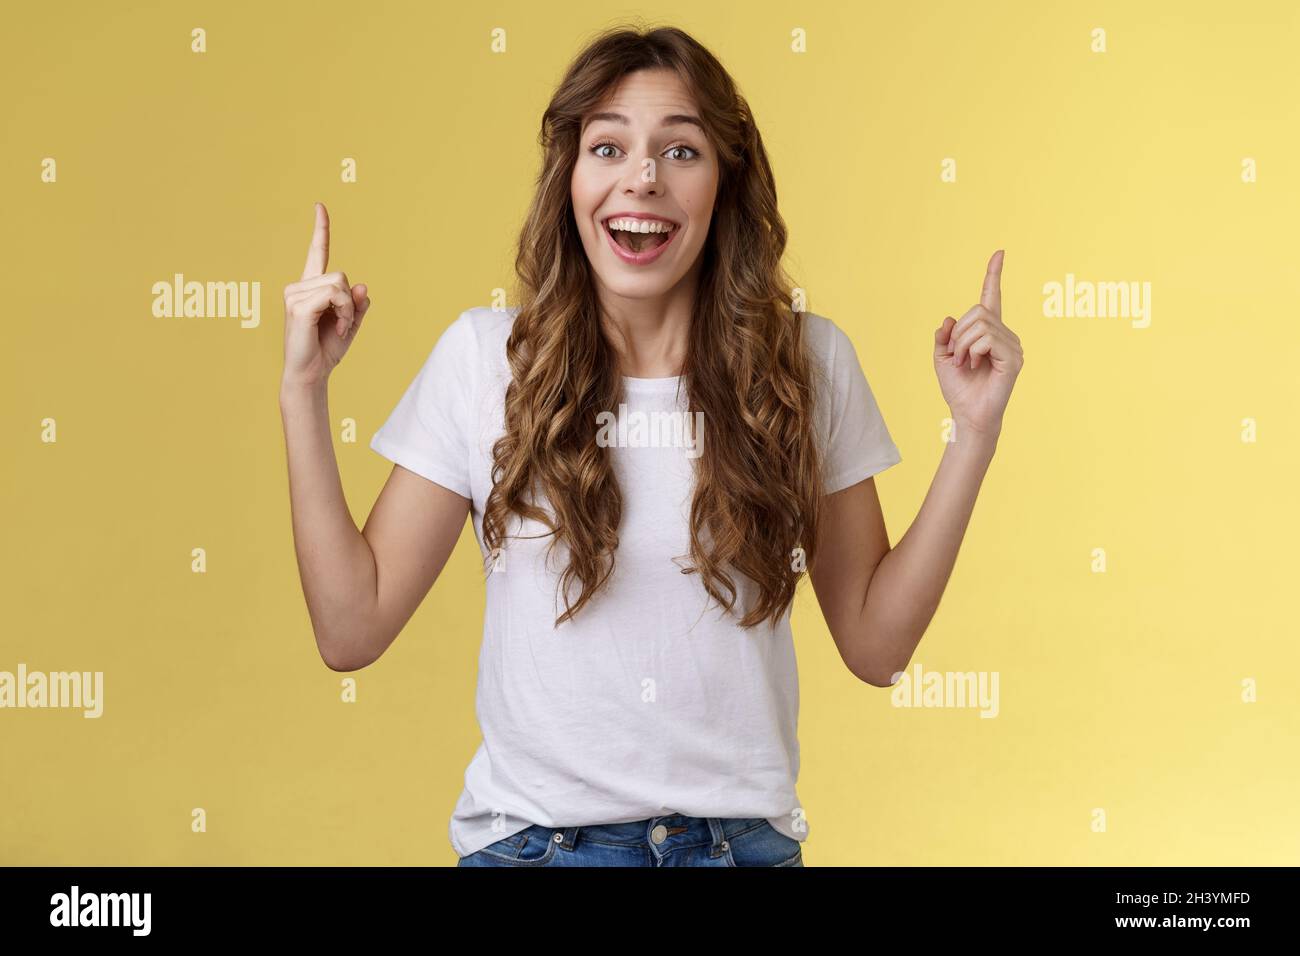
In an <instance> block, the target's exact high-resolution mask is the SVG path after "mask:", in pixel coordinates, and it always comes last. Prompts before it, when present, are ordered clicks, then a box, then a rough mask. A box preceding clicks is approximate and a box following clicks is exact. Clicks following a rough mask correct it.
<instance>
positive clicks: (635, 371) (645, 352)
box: [598, 275, 695, 378]
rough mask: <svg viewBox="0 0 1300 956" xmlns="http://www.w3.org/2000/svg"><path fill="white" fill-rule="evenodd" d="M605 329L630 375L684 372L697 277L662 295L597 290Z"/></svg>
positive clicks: (661, 375) (621, 368)
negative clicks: (631, 296)
mask: <svg viewBox="0 0 1300 956" xmlns="http://www.w3.org/2000/svg"><path fill="white" fill-rule="evenodd" d="M598 298H599V301H600V311H601V327H602V328H603V329H604V332H605V337H606V338H607V339H608V340H609V343H610V345H611V346H613V348H614V351H615V353H616V354H617V355H618V361H619V372H620V374H622V375H627V376H630V377H631V378H672V377H673V376H675V375H680V374H681V373H682V366H683V365H684V364H685V361H686V350H687V347H688V343H689V341H690V329H691V316H692V315H693V314H694V311H695V281H694V276H693V275H691V276H687V277H686V278H684V279H683V280H682V281H681V282H679V283H677V285H675V286H674V287H673V288H672V289H670V290H669V291H668V292H666V293H665V294H664V295H662V296H656V297H654V298H648V299H629V298H626V297H624V296H618V295H614V294H612V293H610V292H608V291H607V290H603V289H600V290H599V291H598Z"/></svg>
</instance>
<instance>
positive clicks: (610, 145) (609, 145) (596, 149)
mask: <svg viewBox="0 0 1300 956" xmlns="http://www.w3.org/2000/svg"><path fill="white" fill-rule="evenodd" d="M607 148H608V149H618V147H617V146H615V145H614V144H613V143H611V142H608V141H603V142H599V143H596V144H595V145H593V146H592V147H591V150H590V151H591V152H592V153H595V154H596V156H597V157H599V158H600V159H613V158H614V157H613V156H610V155H607V154H606V155H602V154H601V153H600V150H602V149H607Z"/></svg>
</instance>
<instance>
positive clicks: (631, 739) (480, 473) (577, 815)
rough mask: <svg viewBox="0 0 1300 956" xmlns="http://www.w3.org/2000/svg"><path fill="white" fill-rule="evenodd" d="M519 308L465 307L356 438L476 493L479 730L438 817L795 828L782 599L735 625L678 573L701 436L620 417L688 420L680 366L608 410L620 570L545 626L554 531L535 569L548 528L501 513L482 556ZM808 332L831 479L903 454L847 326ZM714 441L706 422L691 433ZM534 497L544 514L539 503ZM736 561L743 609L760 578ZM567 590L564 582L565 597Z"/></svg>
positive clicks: (868, 471) (472, 821)
mask: <svg viewBox="0 0 1300 956" xmlns="http://www.w3.org/2000/svg"><path fill="white" fill-rule="evenodd" d="M515 311H516V309H515V308H511V309H509V310H507V311H504V312H497V311H493V310H492V309H491V308H488V307H479V308H472V309H469V310H467V311H465V312H462V313H461V314H460V316H459V317H458V318H457V319H456V321H454V322H453V323H452V324H451V325H450V326H449V327H448V328H447V329H446V331H445V332H443V333H442V335H441V336H440V338H439V339H438V341H437V343H436V344H435V346H434V348H433V350H432V352H431V354H430V355H429V357H428V358H427V359H426V361H425V363H424V365H423V367H422V368H421V369H420V371H419V373H418V374H417V375H416V377H415V380H414V381H413V382H412V383H411V384H410V386H409V387H408V388H407V390H406V392H405V394H403V396H402V398H401V400H400V401H399V402H398V403H397V406H396V408H395V409H394V410H393V412H392V414H391V415H390V416H389V418H388V420H387V421H386V422H385V423H384V425H383V427H381V428H380V429H379V431H378V432H377V433H376V434H375V436H374V437H373V438H372V439H371V442H370V447H371V448H373V449H374V450H375V451H377V452H379V454H381V455H383V456H384V457H385V458H387V459H389V460H391V461H393V462H395V463H397V464H400V465H402V466H404V467H405V468H408V469H409V470H411V471H413V472H415V473H416V474H419V475H422V476H424V477H425V478H427V479H429V480H430V481H433V482H436V483H437V484H439V485H442V486H443V487H446V488H449V489H451V490H452V491H454V492H456V493H457V494H459V495H462V496H464V497H466V498H469V499H471V500H472V507H471V515H472V518H473V523H474V533H475V535H476V537H477V538H478V542H479V549H480V552H481V553H482V555H483V557H484V559H485V560H484V573H485V575H486V592H487V607H486V613H485V616H484V623H483V642H482V646H481V650H480V653H479V664H478V687H477V695H476V705H475V713H476V715H477V717H478V723H479V727H480V729H481V730H482V733H483V740H482V743H481V744H480V745H479V747H478V750H477V752H476V753H475V754H474V757H473V759H472V760H471V761H470V764H469V768H468V769H467V770H466V772H465V788H464V790H463V792H462V793H461V795H460V799H459V800H458V802H457V804H456V807H455V810H454V811H453V813H452V817H451V825H450V827H449V836H450V838H451V844H452V846H453V847H454V848H455V850H456V852H457V854H459V855H460V856H467V855H469V854H470V853H473V852H475V851H476V850H479V849H482V848H483V847H485V846H487V845H488V844H490V843H493V842H495V841H497V840H500V839H502V838H503V837H505V836H508V835H510V834H512V833H516V832H518V831H519V830H522V829H524V828H525V827H527V826H529V825H530V824H541V825H543V826H546V827H557V828H558V827H567V826H583V825H592V824H601V823H622V822H627V821H632V820H641V819H646V818H649V817H657V816H668V815H671V814H685V815H688V816H698V817H764V818H766V819H767V820H768V822H770V823H771V824H772V826H774V827H775V828H776V829H777V830H779V831H780V832H781V833H784V834H785V835H786V836H789V837H793V838H794V839H796V840H801V841H802V840H805V839H807V836H808V824H807V819H806V817H805V815H804V813H803V809H802V808H801V807H800V804H799V798H798V797H797V796H796V794H795V780H796V778H797V776H798V772H799V742H798V740H797V738H796V725H797V722H798V714H799V680H798V671H797V668H796V664H795V651H794V641H793V636H792V634H791V631H790V615H789V612H788V611H787V612H786V614H785V615H783V617H782V619H781V622H780V624H779V625H778V626H777V627H776V628H775V629H771V628H769V627H768V625H767V624H766V623H764V624H760V625H758V626H757V627H755V628H753V629H751V630H749V631H745V630H743V629H741V628H740V627H738V626H737V624H736V620H737V617H734V616H724V614H723V612H722V611H721V609H720V608H719V607H718V606H717V605H716V604H713V603H711V599H710V598H709V597H708V594H707V592H705V590H704V588H703V586H702V585H701V583H700V575H699V574H698V573H696V574H689V575H688V574H682V573H681V570H680V568H681V567H683V566H686V565H687V564H688V563H689V554H690V531H689V519H690V506H691V492H692V477H693V467H694V464H693V461H694V458H696V457H698V455H699V452H700V448H699V446H695V447H694V448H692V447H691V445H690V444H689V442H687V443H685V444H683V443H681V442H677V443H674V441H673V440H672V437H671V436H672V434H673V433H671V432H668V431H661V430H659V429H658V428H655V427H652V428H651V429H649V430H648V431H645V430H641V431H638V430H637V429H636V428H635V427H630V426H632V425H633V424H634V420H635V419H636V418H637V416H636V415H635V414H633V413H636V412H646V413H649V412H653V411H664V412H669V413H670V414H671V413H677V415H678V421H679V422H682V421H683V419H684V417H685V415H686V414H687V413H686V412H685V411H684V410H685V409H686V408H687V407H688V406H687V400H686V397H685V395H684V394H683V395H682V396H680V397H677V396H676V395H675V393H676V391H677V386H678V379H677V378H664V379H637V378H626V377H625V378H624V384H625V393H626V394H625V404H626V407H625V408H624V409H622V410H621V411H620V410H615V409H611V412H618V413H620V414H621V415H622V417H623V419H624V424H626V425H628V426H629V427H628V430H627V431H626V432H623V433H622V435H623V438H622V440H621V442H615V444H613V445H612V446H611V447H610V448H609V452H610V454H611V456H612V462H613V467H614V470H615V474H616V476H617V479H618V483H619V487H620V489H621V491H622V494H623V519H622V525H621V527H620V528H619V547H618V552H617V555H616V561H615V570H614V573H613V576H612V577H611V578H610V580H609V581H608V582H606V585H605V587H604V588H603V589H602V590H600V591H598V592H597V593H596V595H595V596H594V598H593V599H592V600H591V601H590V602H589V603H588V604H587V605H586V606H585V607H583V609H582V610H580V611H578V612H577V615H576V617H575V618H574V619H573V620H572V621H566V622H565V623H564V624H562V625H560V627H559V628H558V629H557V628H556V627H555V619H556V617H557V616H559V614H560V613H562V612H563V609H564V605H563V601H562V599H561V597H560V595H559V590H558V582H559V575H560V573H562V572H563V570H564V568H565V567H566V566H567V563H568V551H567V549H566V548H565V546H564V545H563V544H557V545H556V547H555V551H554V554H553V555H552V557H551V559H550V565H549V567H548V566H547V565H546V563H545V562H546V548H547V546H548V544H549V543H550V538H549V537H547V536H546V532H547V529H546V526H545V525H543V524H542V523H540V522H535V521H531V520H530V521H524V522H522V525H521V523H520V522H521V519H520V518H519V517H518V516H517V515H512V517H511V522H512V523H511V524H510V525H509V532H510V534H511V535H518V536H519V537H510V538H508V539H507V541H506V542H505V546H504V548H503V551H502V553H501V554H500V555H499V557H498V558H496V559H492V560H489V555H488V553H487V549H486V548H485V547H484V544H483V526H482V518H483V506H484V504H485V502H486V500H487V496H488V493H489V491H490V490H491V477H490V476H491V455H492V443H493V442H494V441H495V440H496V439H497V438H498V437H500V436H501V435H502V434H503V432H504V399H505V390H506V386H507V384H508V383H509V381H510V370H509V366H508V365H507V362H506V352H505V345H506V337H507V336H508V334H509V332H510V326H511V324H512V322H513V320H514V315H515ZM804 328H805V333H804V334H805V340H806V341H807V342H808V343H809V344H810V346H811V348H812V352H811V354H812V355H813V356H814V358H815V359H816V360H817V361H818V362H819V363H820V365H821V367H822V369H823V370H824V371H825V372H826V373H827V374H826V375H824V376H822V377H821V378H820V379H819V386H818V387H819V388H820V389H821V391H819V392H818V395H819V401H818V403H817V412H816V415H815V419H816V423H817V427H818V436H819V440H820V441H822V442H823V444H822V445H821V447H822V448H828V451H827V457H826V464H825V475H826V482H825V490H826V493H827V494H830V493H832V492H835V491H839V490H840V489H842V488H847V487H849V486H850V485H853V484H856V483H857V482H859V481H862V480H863V479H865V478H867V477H869V476H871V475H874V474H876V473H878V472H880V471H882V470H884V469H885V468H888V467H889V466H890V465H893V464H895V463H897V462H898V461H900V460H901V457H900V455H899V452H898V448H897V447H896V446H895V445H894V442H893V440H892V439H891V437H890V434H889V432H888V430H887V429H886V427H885V423H884V420H883V418H882V417H881V413H880V409H879V408H878V406H877V404H876V401H875V398H874V396H873V395H872V392H871V389H870V387H869V386H868V384H867V380H866V378H865V376H864V375H863V372H862V368H861V366H860V365H859V364H858V358H857V353H856V352H855V350H854V348H853V344H852V342H851V341H850V340H849V338H848V336H846V335H845V334H844V332H843V331H841V330H840V328H839V327H838V326H836V325H835V324H834V323H832V322H831V321H830V320H828V319H825V318H823V317H821V316H818V315H815V314H812V313H808V314H806V316H805V322H804ZM682 391H683V393H684V391H685V389H683V390H682ZM820 396H825V398H820ZM661 423H662V420H661ZM606 434H607V436H608V435H617V434H618V433H617V432H612V431H610V432H607V433H606ZM684 434H685V435H686V437H687V439H689V436H690V434H691V433H690V432H689V431H686V432H685V433H684ZM656 436H657V437H656ZM710 437H711V436H710V435H709V433H708V431H707V428H706V429H705V430H704V432H703V437H702V440H703V441H705V442H707V441H708V440H709V439H710ZM827 437H829V446H827V444H825V443H826V440H827ZM539 506H540V507H542V508H544V509H545V510H546V511H547V513H548V514H549V513H552V512H551V511H550V508H549V504H548V503H547V502H545V501H544V500H543V501H542V502H539ZM529 535H531V536H533V537H531V538H530V537H527V536H529ZM706 540H707V538H706ZM675 557H676V558H678V559H679V560H678V562H677V563H674V560H673V559H674V558H675ZM731 573H732V578H733V580H734V581H735V582H736V586H737V591H738V601H737V606H736V609H737V611H740V612H741V613H743V611H744V609H746V608H748V607H750V606H751V602H752V601H753V599H754V596H755V595H756V593H757V587H756V586H755V585H754V584H753V582H752V581H751V580H750V579H749V578H747V577H745V576H744V575H741V574H739V573H738V572H735V571H734V569H731ZM435 586H436V585H435ZM577 593H578V589H577V585H576V584H575V585H573V586H571V591H570V597H571V600H573V599H575V598H576V596H577Z"/></svg>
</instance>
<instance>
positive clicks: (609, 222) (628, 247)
mask: <svg viewBox="0 0 1300 956" xmlns="http://www.w3.org/2000/svg"><path fill="white" fill-rule="evenodd" d="M603 225H604V227H605V231H606V232H607V233H609V236H610V238H611V239H612V240H613V242H614V245H615V246H616V247H617V248H618V249H619V250H621V251H623V252H624V253H626V254H627V257H628V258H630V259H641V258H643V257H645V256H647V255H649V254H650V253H652V252H655V251H656V250H658V249H660V248H662V247H663V246H666V245H667V244H668V243H669V242H670V241H671V240H672V238H673V236H674V234H675V233H676V232H677V231H678V228H679V227H678V225H677V224H676V223H674V222H667V221H665V220H662V219H634V218H631V217H626V216H614V217H612V218H610V219H606V220H605V221H604V223H603Z"/></svg>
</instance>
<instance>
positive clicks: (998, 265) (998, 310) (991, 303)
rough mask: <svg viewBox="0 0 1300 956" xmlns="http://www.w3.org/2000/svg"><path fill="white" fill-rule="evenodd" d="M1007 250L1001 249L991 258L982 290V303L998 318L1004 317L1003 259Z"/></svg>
mask: <svg viewBox="0 0 1300 956" xmlns="http://www.w3.org/2000/svg"><path fill="white" fill-rule="evenodd" d="M1004 255H1005V250H1003V249H999V250H998V251H997V252H995V253H993V256H992V258H990V259H989V267H988V271H987V272H986V273H985V274H984V288H983V290H981V292H980V305H982V306H984V308H986V309H988V310H989V311H990V312H992V313H993V314H994V315H996V316H997V317H998V318H1002V259H1003V257H1004Z"/></svg>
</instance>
